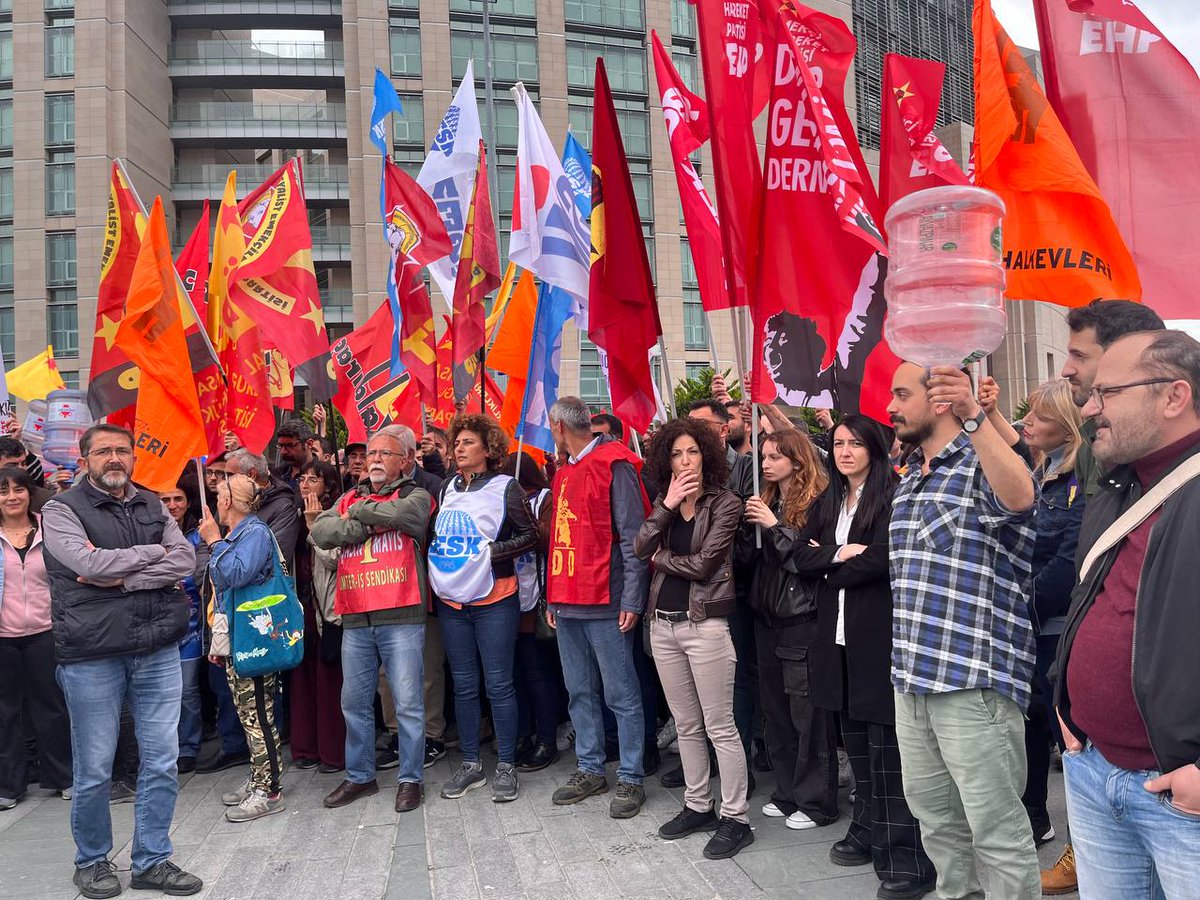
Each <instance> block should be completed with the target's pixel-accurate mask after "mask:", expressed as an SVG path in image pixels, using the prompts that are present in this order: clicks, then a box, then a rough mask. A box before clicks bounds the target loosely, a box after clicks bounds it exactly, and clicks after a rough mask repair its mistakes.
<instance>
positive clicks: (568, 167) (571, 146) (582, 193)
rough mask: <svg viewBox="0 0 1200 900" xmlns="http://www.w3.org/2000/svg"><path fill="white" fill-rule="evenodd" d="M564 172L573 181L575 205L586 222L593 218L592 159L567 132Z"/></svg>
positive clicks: (564, 148)
mask: <svg viewBox="0 0 1200 900" xmlns="http://www.w3.org/2000/svg"><path fill="white" fill-rule="evenodd" d="M562 163H563V170H564V171H565V172H566V173H567V177H568V178H570V179H571V190H572V191H574V192H575V205H576V206H578V207H579V214H580V215H581V216H583V218H584V221H586V220H588V219H590V218H591V217H592V158H591V157H590V156H589V155H588V152H587V151H586V150H584V149H583V144H581V143H579V141H577V140H576V139H575V135H573V134H572V133H571V132H569V131H568V132H567V142H566V143H565V144H563V154H562Z"/></svg>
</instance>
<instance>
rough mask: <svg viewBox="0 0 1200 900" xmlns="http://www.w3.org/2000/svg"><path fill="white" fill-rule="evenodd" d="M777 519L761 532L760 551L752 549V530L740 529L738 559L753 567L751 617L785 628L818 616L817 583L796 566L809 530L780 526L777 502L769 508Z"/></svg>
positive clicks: (744, 525)
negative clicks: (798, 551) (773, 524)
mask: <svg viewBox="0 0 1200 900" xmlns="http://www.w3.org/2000/svg"><path fill="white" fill-rule="evenodd" d="M771 511H772V512H774V513H775V515H776V517H777V518H778V519H779V522H778V524H776V525H775V526H774V527H772V528H763V529H762V549H761V550H758V549H757V548H756V547H755V536H754V526H753V525H750V524H748V523H744V524H743V525H742V531H741V536H740V538H739V539H738V558H739V560H740V561H741V562H742V563H743V564H744V565H746V564H752V565H753V567H754V578H753V581H752V582H751V584H750V594H749V598H748V600H749V603H750V608H751V609H753V610H754V614H755V615H756V616H758V618H759V619H761V620H762V621H763V622H765V623H766V624H768V625H787V624H790V623H792V622H794V621H796V620H797V619H811V618H815V617H816V614H817V594H816V584H817V579H816V578H815V577H814V576H812V575H809V574H804V573H801V572H800V570H799V569H798V568H797V566H796V558H795V557H796V551H797V550H799V549H800V548H803V547H806V546H807V545H808V540H809V538H810V537H812V536H813V534H812V533H811V532H812V529H810V528H808V527H807V526H806V527H804V528H792V527H790V526H788V525H784V524H783V506H782V504H781V503H780V502H779V501H778V500H777V501H776V502H775V503H774V504H773V505H772V507H771Z"/></svg>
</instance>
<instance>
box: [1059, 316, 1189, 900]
mask: <svg viewBox="0 0 1200 900" xmlns="http://www.w3.org/2000/svg"><path fill="white" fill-rule="evenodd" d="M1083 414H1084V415H1085V416H1088V417H1090V418H1091V419H1092V421H1093V423H1094V424H1095V432H1096V437H1095V441H1094V442H1093V445H1092V447H1093V450H1094V452H1095V454H1096V459H1097V461H1098V462H1099V464H1100V466H1101V467H1102V468H1103V469H1104V470H1105V472H1106V474H1105V475H1102V476H1101V478H1100V490H1099V491H1098V492H1097V494H1096V496H1095V498H1094V499H1092V500H1089V501H1088V506H1087V512H1086V513H1085V514H1084V520H1083V527H1082V530H1081V532H1080V536H1079V551H1078V555H1077V557H1076V559H1077V560H1078V561H1079V565H1080V572H1079V576H1080V577H1079V586H1078V587H1077V588H1076V590H1075V594H1074V597H1073V602H1072V605H1071V611H1070V613H1068V616H1067V625H1066V629H1065V631H1064V632H1063V636H1062V639H1061V640H1060V642H1059V649H1058V671H1059V673H1060V677H1059V679H1058V682H1057V685H1056V688H1055V705H1056V706H1057V708H1058V714H1059V717H1060V720H1061V723H1062V727H1063V741H1064V743H1065V745H1066V748H1067V749H1066V752H1065V753H1064V754H1063V770H1064V773H1065V775H1066V781H1067V811H1068V813H1069V814H1070V817H1071V837H1072V843H1073V847H1074V852H1075V862H1076V867H1077V872H1078V878H1079V891H1080V894H1081V896H1084V897H1088V898H1098V900H1110V898H1111V900H1117V898H1120V900H1133V898H1152V897H1162V896H1167V897H1194V896H1196V883H1197V882H1196V878H1197V872H1200V768H1198V766H1200V692H1197V690H1196V687H1197V685H1200V655H1198V654H1197V653H1196V636H1197V635H1198V634H1200V603H1198V602H1197V599H1196V552H1197V547H1200V479H1197V478H1194V477H1192V478H1191V479H1190V480H1187V481H1183V482H1182V484H1181V485H1180V486H1178V487H1177V488H1176V489H1175V490H1174V491H1173V492H1172V493H1170V494H1169V496H1168V497H1167V499H1166V500H1165V502H1160V503H1158V504H1157V505H1154V506H1153V507H1152V508H1149V507H1148V508H1147V509H1144V510H1142V511H1141V512H1142V514H1141V515H1140V516H1136V517H1135V518H1134V519H1132V520H1127V521H1126V522H1122V523H1120V524H1117V525H1116V528H1115V530H1114V532H1113V534H1112V536H1111V537H1110V538H1109V539H1108V540H1105V541H1104V542H1103V544H1101V541H1102V536H1104V535H1105V534H1106V532H1108V531H1109V529H1110V527H1113V526H1114V524H1115V523H1117V522H1118V520H1119V519H1120V518H1121V517H1122V516H1123V514H1125V513H1126V512H1127V511H1129V509H1130V508H1131V507H1132V506H1133V505H1134V504H1135V503H1136V502H1138V501H1139V500H1140V499H1141V498H1143V497H1145V496H1146V495H1147V494H1148V493H1150V492H1151V491H1152V490H1154V488H1155V487H1156V486H1158V485H1160V484H1162V482H1164V480H1165V479H1167V478H1169V477H1172V476H1175V477H1180V476H1182V477H1184V478H1186V477H1189V476H1188V473H1187V472H1186V470H1184V471H1182V472H1180V471H1177V470H1180V469H1181V468H1182V467H1183V466H1186V465H1189V464H1192V463H1194V462H1195V458H1196V456H1197V454H1198V453H1200V343H1197V342H1196V341H1195V340H1193V339H1192V338H1191V337H1189V336H1188V335H1186V334H1184V333H1183V332H1181V331H1153V332H1145V333H1141V334H1131V335H1127V336H1126V337H1123V338H1120V339H1118V340H1117V341H1115V342H1114V343H1113V344H1112V345H1111V346H1110V347H1109V348H1108V349H1107V350H1106V351H1105V353H1104V356H1103V357H1102V358H1101V360H1100V363H1099V366H1098V368H1097V370H1096V376H1095V383H1094V384H1093V385H1092V386H1091V390H1090V391H1089V398H1088V402H1087V404H1086V405H1085V406H1084V407H1083ZM1114 539H1115V543H1114Z"/></svg>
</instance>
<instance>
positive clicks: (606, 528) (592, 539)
mask: <svg viewBox="0 0 1200 900" xmlns="http://www.w3.org/2000/svg"><path fill="white" fill-rule="evenodd" d="M621 461H624V462H627V463H629V464H630V465H632V466H633V469H634V472H635V473H636V472H640V471H641V469H642V461H641V460H640V459H638V458H637V457H636V456H635V455H634V454H633V453H631V452H630V451H629V450H628V449H626V448H625V446H624V445H622V444H620V443H619V442H617V441H605V442H603V443H601V444H597V445H596V447H595V448H594V449H593V450H592V451H591V452H590V453H588V454H587V455H586V456H584V457H583V459H581V460H579V461H578V462H576V463H571V464H568V465H565V466H563V467H562V468H561V469H559V470H558V471H557V472H556V473H555V475H554V496H553V498H552V501H551V502H552V503H553V506H552V507H551V512H552V515H551V532H550V558H549V560H548V563H547V566H546V569H547V572H546V579H547V582H546V600H547V602H549V603H563V604H572V605H578V606H601V605H604V604H607V603H609V602H610V601H611V599H612V598H611V597H610V596H609V590H608V570H609V563H610V558H611V556H612V552H613V538H614V531H613V521H612V494H611V492H610V489H611V487H612V467H613V463H615V462H621ZM638 489H639V490H641V483H640V481H639V483H638ZM641 493H642V505H643V507H644V510H645V511H649V504H648V503H647V502H646V493H645V491H642V492H641Z"/></svg>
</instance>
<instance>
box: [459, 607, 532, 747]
mask: <svg viewBox="0 0 1200 900" xmlns="http://www.w3.org/2000/svg"><path fill="white" fill-rule="evenodd" d="M520 618H521V604H520V601H519V600H518V599H517V595H516V594H513V595H512V596H511V597H506V598H504V599H503V600H499V601H497V602H496V603H489V604H487V605H486V606H478V605H475V604H470V605H468V606H464V607H463V608H462V609H455V608H454V607H453V606H450V605H448V604H445V603H442V604H441V605H439V606H438V624H439V625H441V626H442V645H443V646H444V647H445V648H446V659H447V660H448V661H449V663H450V674H451V676H453V679H454V714H455V716H456V717H457V719H458V736H459V739H460V740H461V741H462V755H463V762H479V662H480V660H482V661H483V683H484V685H485V686H486V687H487V695H488V700H489V701H490V702H491V704H492V725H493V726H494V727H495V729H496V753H497V755H498V756H499V757H500V762H503V763H515V762H516V753H517V689H516V687H515V686H514V684H513V657H514V655H515V653H516V648H517V623H518V621H520Z"/></svg>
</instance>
